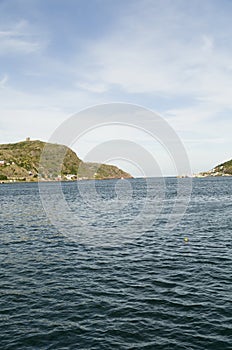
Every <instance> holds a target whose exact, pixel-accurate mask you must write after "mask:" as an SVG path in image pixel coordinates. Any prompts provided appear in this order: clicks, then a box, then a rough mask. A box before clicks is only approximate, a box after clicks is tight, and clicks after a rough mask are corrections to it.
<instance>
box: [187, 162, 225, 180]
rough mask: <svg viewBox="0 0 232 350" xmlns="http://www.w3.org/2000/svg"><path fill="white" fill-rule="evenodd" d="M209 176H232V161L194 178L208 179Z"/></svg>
mask: <svg viewBox="0 0 232 350" xmlns="http://www.w3.org/2000/svg"><path fill="white" fill-rule="evenodd" d="M207 176H232V159H231V160H228V161H227V162H224V163H222V164H219V165H217V166H215V167H214V168H213V169H211V170H209V171H203V172H201V173H199V174H195V175H194V177H207Z"/></svg>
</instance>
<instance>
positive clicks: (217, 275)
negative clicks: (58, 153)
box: [0, 177, 232, 350]
mask: <svg viewBox="0 0 232 350" xmlns="http://www.w3.org/2000/svg"><path fill="white" fill-rule="evenodd" d="M123 181H125V182H123ZM156 181H160V180H154V182H153V183H151V185H150V188H149V191H148V187H147V185H146V180H145V179H131V180H121V182H120V184H121V185H120V186H121V187H120V186H119V187H120V188H121V190H120V188H119V192H118V193H119V194H118V196H119V197H120V196H121V198H122V202H120V201H119V202H117V201H116V199H117V190H118V188H117V186H118V181H116V180H105V181H97V182H96V183H94V182H89V181H81V182H78V183H76V182H75V183H74V182H66V183H62V184H61V189H62V192H63V194H64V198H63V201H65V203H66V204H67V206H68V208H69V209H70V210H69V214H67V216H68V215H69V216H73V222H72V221H70V220H68V221H67V222H66V219H65V217H66V208H65V207H64V206H63V204H62V203H63V202H62V201H61V200H60V199H59V193H58V194H57V200H56V208H55V213H56V215H55V214H54V212H53V214H54V215H55V216H54V215H53V214H51V213H48V212H49V207H46V203H48V202H49V196H50V197H52V196H53V194H54V193H57V187H56V186H57V185H56V184H54V183H45V184H43V191H42V193H45V194H46V193H47V197H46V196H45V197H46V198H45V197H44V195H43V194H42V196H43V198H42V199H41V192H39V188H38V184H37V183H14V184H1V185H0V201H1V212H0V224H1V226H0V265H1V270H0V349H1V350H10V349H12V350H13V349H15V350H21V349H28V350H29V349H30V350H37V349H41V350H42V349H44V350H45V349H54V350H61V349H62V350H69V349H73V350H81V349H88V350H90V349H91V350H98V349H99V350H110V349H122V350H132V349H144V350H145V349H147V350H148V349H151V350H153V349H154V350H159V349H164V350H166V349H167V350H168V349H170V350H182V349H186V350H191V349H194V350H195V349H196V350H210V349H212V350H229V349H230V350H231V349H232V240H231V238H232V200H231V198H232V178H231V177H228V178H226V177H223V178H205V179H193V189H192V195H191V200H190V203H189V205H188V207H187V210H186V213H185V215H184V216H183V218H182V220H181V221H180V222H179V223H178V225H177V226H176V227H175V228H174V229H171V228H170V227H169V226H168V225H167V222H168V220H169V218H170V210H171V207H172V206H173V205H174V204H175V197H176V193H177V191H176V182H177V180H176V179H174V178H167V179H165V180H164V184H165V193H164V196H163V198H161V197H162V196H158V197H157V198H156V197H155V195H154V196H153V197H152V196H150V193H151V192H152V188H151V186H153V190H154V193H155V192H156V190H157V188H159V184H158V183H157V182H156ZM180 181H182V184H185V181H186V179H180ZM93 183H94V188H95V190H96V191H95V193H94V191H92V192H91V190H89V184H93ZM123 183H125V187H124V188H123V186H124V185H123ZM186 183H187V182H186ZM128 184H129V186H128ZM92 188H93V187H92ZM120 191H121V192H120ZM127 193H128V196H127V195H126V194H127ZM91 196H92V197H91ZM83 197H84V200H83ZM99 198H100V199H99ZM152 198H153V200H152ZM146 199H147V202H148V205H147V206H146V208H145V209H144V200H146ZM45 202H46V203H45ZM157 202H158V203H157ZM53 204H54V203H53ZM53 204H52V205H53ZM44 207H45V209H46V211H45V209H44ZM154 207H156V208H159V210H157V211H153V208H154ZM46 212H47V213H46ZM47 214H48V215H47ZM49 215H50V216H49ZM51 215H53V216H51ZM56 220H57V224H56ZM146 222H147V223H148V225H146ZM95 233H96V234H95Z"/></svg>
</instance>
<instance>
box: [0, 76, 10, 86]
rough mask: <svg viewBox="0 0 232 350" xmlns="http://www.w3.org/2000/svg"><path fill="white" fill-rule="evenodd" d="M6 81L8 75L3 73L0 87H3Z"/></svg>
mask: <svg viewBox="0 0 232 350" xmlns="http://www.w3.org/2000/svg"><path fill="white" fill-rule="evenodd" d="M7 82H8V75H7V74H4V75H3V77H2V78H1V79H0V88H4V87H5V86H6V83H7Z"/></svg>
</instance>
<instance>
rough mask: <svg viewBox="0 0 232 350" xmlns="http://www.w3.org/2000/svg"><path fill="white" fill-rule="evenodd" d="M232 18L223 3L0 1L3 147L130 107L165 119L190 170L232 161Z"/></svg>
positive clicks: (231, 4)
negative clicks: (82, 113)
mask: <svg viewBox="0 0 232 350" xmlns="http://www.w3.org/2000/svg"><path fill="white" fill-rule="evenodd" d="M231 16H232V1H229V0H223V1H220V2H219V1H217V0H204V1H198V0H193V1H185V0H142V1H136V0H133V1H132V0H127V1H120V0H119V1H112V0H89V1H84V0H76V1H75V0H67V1H63V0H62V1H61V0H47V1H43V0H17V1H16V0H10V1H9V0H1V1H0V118H1V123H0V126H1V143H4V142H14V141H18V140H22V139H24V138H25V137H26V136H31V138H35V139H38V138H39V139H43V140H48V139H49V137H50V135H51V133H52V132H53V131H54V129H55V128H56V127H58V126H59V125H60V123H61V122H62V121H64V120H65V119H66V118H67V117H68V116H70V115H72V114H74V113H77V112H78V111H79V110H81V109H83V108H87V107H89V106H92V105H95V104H100V103H106V102H128V103H134V104H138V105H142V106H144V107H147V108H150V109H152V110H154V111H156V112H158V113H160V115H161V116H163V117H164V118H165V120H166V121H167V122H168V123H169V124H170V125H171V126H172V127H173V128H174V129H175V131H176V132H177V134H178V135H179V136H180V138H181V139H182V141H183V143H184V145H185V147H186V150H187V152H188V155H189V159H190V162H191V166H192V170H193V172H198V171H201V170H205V169H210V168H212V167H213V166H214V165H216V164H217V163H218V162H221V161H224V160H227V159H230V158H231V143H232V141H231V135H230V134H231V127H232V119H231V111H232V40H231V38H232V27H231ZM91 137H92V139H91V140H90V136H89V138H88V137H87V138H86V140H83V142H82V143H80V145H79V148H78V146H77V148H78V149H77V152H78V154H79V155H80V156H81V157H84V156H85V147H86V149H87V148H90V147H91V145H92V144H93V142H95V143H97V142H101V137H102V135H101V134H97V133H96V134H95V135H91ZM104 140H105V138H104ZM142 142H144V140H143V138H142V137H141V143H142ZM150 151H151V152H152V148H151V149H150ZM166 171H167V173H168V172H169V171H168V169H167V170H166Z"/></svg>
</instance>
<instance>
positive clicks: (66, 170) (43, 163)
mask: <svg viewBox="0 0 232 350" xmlns="http://www.w3.org/2000/svg"><path fill="white" fill-rule="evenodd" d="M121 177H123V178H130V177H131V175H130V174H128V173H126V172H124V171H123V170H121V169H119V168H117V167H116V166H113V165H106V164H98V163H84V162H83V161H82V160H81V159H80V158H79V157H78V156H77V155H76V153H75V152H74V151H72V150H71V149H70V148H69V147H67V146H64V145H58V144H52V143H46V142H42V141H39V140H36V141H30V140H28V141H22V142H17V143H10V144H2V145H0V180H1V181H4V180H17V181H20V180H21V181H38V179H41V180H75V179H109V178H121Z"/></svg>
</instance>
